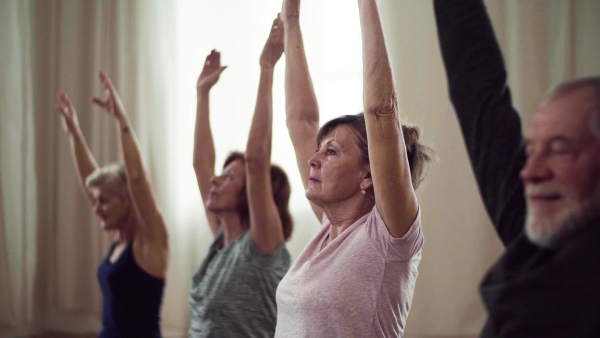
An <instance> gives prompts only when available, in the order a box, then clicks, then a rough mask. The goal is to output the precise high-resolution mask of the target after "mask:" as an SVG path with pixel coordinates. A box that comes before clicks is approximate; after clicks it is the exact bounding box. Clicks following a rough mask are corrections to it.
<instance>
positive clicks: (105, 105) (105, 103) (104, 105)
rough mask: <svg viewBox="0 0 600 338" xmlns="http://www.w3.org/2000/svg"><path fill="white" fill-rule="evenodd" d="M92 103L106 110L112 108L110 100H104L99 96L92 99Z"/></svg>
mask: <svg viewBox="0 0 600 338" xmlns="http://www.w3.org/2000/svg"><path fill="white" fill-rule="evenodd" d="M92 102H93V103H95V104H97V105H99V106H100V107H102V108H104V109H109V108H110V98H106V99H102V98H100V97H98V96H94V97H93V98H92Z"/></svg>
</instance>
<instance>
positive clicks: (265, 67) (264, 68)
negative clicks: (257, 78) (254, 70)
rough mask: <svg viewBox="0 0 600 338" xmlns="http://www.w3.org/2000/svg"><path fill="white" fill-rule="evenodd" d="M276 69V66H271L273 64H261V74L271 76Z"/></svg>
mask: <svg viewBox="0 0 600 338" xmlns="http://www.w3.org/2000/svg"><path fill="white" fill-rule="evenodd" d="M274 69H275V65H271V64H261V65H260V72H261V73H263V74H271V73H273V70H274Z"/></svg>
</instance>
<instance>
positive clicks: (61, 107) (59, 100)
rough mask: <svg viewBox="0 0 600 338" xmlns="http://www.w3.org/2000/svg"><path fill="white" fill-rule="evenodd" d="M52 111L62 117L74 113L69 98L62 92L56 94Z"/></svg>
mask: <svg viewBox="0 0 600 338" xmlns="http://www.w3.org/2000/svg"><path fill="white" fill-rule="evenodd" d="M54 109H55V110H57V111H58V112H59V113H61V114H62V115H67V114H70V113H73V112H74V111H75V108H74V107H73V104H72V103H71V100H70V99H69V96H67V94H66V93H65V92H63V91H62V90H61V91H58V92H57V93H56V104H55V105H54Z"/></svg>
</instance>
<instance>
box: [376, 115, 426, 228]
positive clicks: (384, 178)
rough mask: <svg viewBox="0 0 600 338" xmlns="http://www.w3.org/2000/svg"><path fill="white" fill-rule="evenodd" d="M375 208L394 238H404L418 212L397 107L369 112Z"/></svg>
mask: <svg viewBox="0 0 600 338" xmlns="http://www.w3.org/2000/svg"><path fill="white" fill-rule="evenodd" d="M365 122H366V126H367V139H368V144H369V161H370V168H371V177H372V180H373V190H374V193H375V205H376V206H377V210H378V211H379V213H380V214H381V217H382V219H383V220H384V222H385V224H386V226H387V228H388V230H389V231H390V234H391V235H392V236H394V237H396V238H398V237H402V236H404V234H405V233H406V232H407V231H408V230H409V229H410V226H411V224H412V223H413V222H414V220H415V217H416V216H417V212H418V202H417V197H416V195H415V191H414V189H413V186H412V181H411V174H410V168H409V165H408V157H407V154H406V147H405V145H404V138H403V136H402V128H401V126H400V122H399V121H398V114H397V105H396V104H395V103H393V104H392V105H391V106H381V107H373V108H372V109H369V111H365Z"/></svg>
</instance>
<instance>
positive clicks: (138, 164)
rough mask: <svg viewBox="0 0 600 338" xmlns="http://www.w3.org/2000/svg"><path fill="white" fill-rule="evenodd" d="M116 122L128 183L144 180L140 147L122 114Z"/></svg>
mask: <svg viewBox="0 0 600 338" xmlns="http://www.w3.org/2000/svg"><path fill="white" fill-rule="evenodd" d="M118 121H119V123H118V127H119V135H120V138H121V149H122V151H123V160H124V161H125V170H127V178H128V179H129V181H130V183H134V182H137V181H139V180H142V179H144V178H145V171H144V165H143V162H142V156H141V154H140V146H139V143H138V141H137V138H136V137H135V133H134V132H133V128H132V127H131V124H130V122H129V118H128V117H127V115H126V114H123V115H122V116H121V117H119V119H118Z"/></svg>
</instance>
